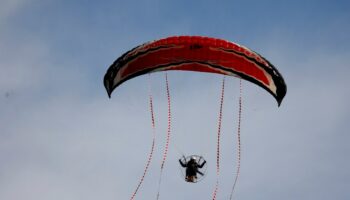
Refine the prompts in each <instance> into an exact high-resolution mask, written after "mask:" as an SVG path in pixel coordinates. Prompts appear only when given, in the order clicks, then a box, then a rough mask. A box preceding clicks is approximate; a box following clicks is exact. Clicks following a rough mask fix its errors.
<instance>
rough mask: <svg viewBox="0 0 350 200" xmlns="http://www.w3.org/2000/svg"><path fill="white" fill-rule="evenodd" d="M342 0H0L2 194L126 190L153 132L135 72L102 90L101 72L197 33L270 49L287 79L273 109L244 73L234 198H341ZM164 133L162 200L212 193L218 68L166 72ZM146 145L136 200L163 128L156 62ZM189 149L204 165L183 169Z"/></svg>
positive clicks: (233, 90)
mask: <svg viewBox="0 0 350 200" xmlns="http://www.w3.org/2000/svg"><path fill="white" fill-rule="evenodd" d="M349 21H350V2H349V1H345V0H344V1H341V0H333V1H330V0H329V1H326V0H318V1H316V0H309V1H301V0H295V1H274V0H266V1H257V0H248V1H247V0H246V1H166V0H164V1H160V0H149V1H146V0H144V1H137V2H136V1H103V2H98V1H96V2H87V1H78V0H76V1H54V0H46V1H42V0H2V1H1V2H0V69H1V73H0V163H1V164H0V199H13V200H19V199H24V198H25V199H28V200H31V199H35V200H40V199H43V200H47V199H49V200H56V199H60V200H61V199H65V200H70V199H72V200H73V199H74V200H76V199H85V200H90V199H91V200H92V199H128V198H130V195H131V194H132V192H133V190H134V189H135V187H136V185H137V182H138V180H139V178H140V176H141V175H142V173H143V169H144V166H145V163H146V161H147V154H148V152H149V150H150V147H151V142H152V129H151V122H150V113H149V107H148V95H149V92H148V86H149V79H148V78H147V76H142V77H138V78H136V79H132V80H130V81H128V82H127V83H125V84H123V85H121V86H120V87H119V88H118V89H117V91H115V93H114V94H113V95H112V98H111V99H108V97H107V94H106V92H105V90H104V88H103V84H102V78H103V76H104V73H105V72H106V70H107V68H108V66H109V65H110V64H111V63H112V62H113V61H114V60H115V59H116V58H117V57H118V56H120V55H121V54H122V53H123V52H125V51H127V50H129V49H131V48H133V47H134V46H136V45H138V44H140V43H143V42H146V41H150V40H154V39H158V38H162V37H167V36H171V35H205V36H212V37H218V38H224V39H227V40H230V41H233V42H237V43H239V44H242V45H244V46H247V47H249V48H251V49H253V50H255V51H257V52H259V53H260V54H262V55H263V56H264V57H266V58H267V59H269V60H270V61H271V62H272V63H273V64H274V65H275V66H276V67H277V68H278V69H279V71H280V72H281V73H282V74H283V76H284V78H285V81H286V83H287V86H288V91H287V95H286V97H285V99H284V101H283V102H282V105H281V107H277V104H276V102H275V100H274V99H273V98H272V97H271V95H270V94H267V92H265V91H264V90H262V89H261V88H258V87H257V86H255V85H252V84H250V83H248V82H244V83H243V101H244V102H243V103H244V104H243V119H242V133H241V134H242V168H241V176H240V179H239V182H238V185H237V188H236V192H235V194H234V197H235V199H270V200H275V199H276V200H277V199H286V200H288V199H290V200H294V199H300V200H309V199H320V200H323V199H324V200H326V199H339V200H347V199H349V198H350V194H349V192H348V189H349V188H350V171H349V170H348V169H350V160H349V153H350V146H349V144H348V142H349V141H350V135H349V134H348V132H349V131H348V130H349V125H348V120H349V119H350V107H349V106H348V99H349V97H350V90H349V88H348V86H349V85H350V79H349V78H348V77H349V75H350V66H349V61H348V59H349V58H350V48H349V45H350V36H349V35H350V26H349ZM168 75H169V80H170V87H171V96H172V117H173V118H172V137H171V142H170V149H169V156H168V160H167V163H166V166H165V170H164V174H163V175H164V176H163V182H162V186H161V199H167V200H172V199H191V198H196V199H210V198H211V193H212V190H213V189H214V186H215V181H216V175H215V153H216V149H215V148H216V147H215V141H216V131H217V130H216V126H217V114H218V108H219V96H220V84H221V79H222V77H221V76H218V75H213V74H197V73H186V72H171V73H169V74H168ZM150 82H151V85H152V94H153V96H154V104H155V114H156V134H157V138H156V148H155V154H154V159H153V161H152V163H151V165H150V169H149V173H148V174H147V176H146V179H145V182H144V184H143V185H142V187H141V189H140V191H139V193H138V196H137V198H136V199H152V198H155V195H156V189H157V183H158V177H159V170H160V162H161V159H162V151H163V146H164V140H165V135H166V125H167V107H166V106H167V105H166V104H167V102H166V96H165V88H164V74H163V73H155V74H153V75H152V76H151V81H150ZM238 91H239V82H238V80H237V79H234V78H229V79H227V85H226V93H225V103H224V113H223V114H224V119H223V133H222V134H223V135H222V154H221V174H220V176H219V181H220V189H219V195H218V199H228V197H229V193H230V189H231V186H232V180H233V175H234V173H235V171H234V169H235V165H236V163H235V149H236V144H235V140H234V137H235V135H234V134H235V129H236V126H237V109H238V107H237V105H238V102H237V99H238ZM181 153H185V154H201V155H203V156H205V158H206V159H207V161H208V170H207V173H208V174H207V176H206V177H205V179H204V180H203V181H201V182H200V183H197V184H187V183H186V182H184V181H183V180H182V178H181V172H180V170H179V165H178V163H177V159H178V158H179V157H180V156H181Z"/></svg>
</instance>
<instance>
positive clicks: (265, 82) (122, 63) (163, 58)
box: [104, 36, 287, 105]
mask: <svg viewBox="0 0 350 200" xmlns="http://www.w3.org/2000/svg"><path fill="white" fill-rule="evenodd" d="M166 70H186V71H196V72H209V73H217V74H224V75H228V76H235V77H240V78H242V79H244V80H247V81H250V82H252V83H255V84H256V85H259V86H260V87H262V88H264V89H265V90H266V91H268V92H269V93H270V94H272V95H273V96H274V97H275V99H276V100H277V103H278V105H280V104H281V102H282V100H283V98H284V96H285V94H286V91H287V87H286V84H285V82H284V79H283V77H282V75H281V74H280V73H279V72H278V70H277V69H276V68H275V67H274V66H273V65H272V64H271V63H270V62H269V61H268V60H266V59H265V58H264V57H262V56H260V55H259V54H258V53H256V52H254V51H252V50H250V49H248V48H246V47H244V46H241V45H239V44H235V43H233V42H229V41H226V40H222V39H216V38H210V37H201V36H173V37H168V38H164V39H160V40H155V41H152V42H147V43H145V44H142V45H140V46H137V47H135V48H133V49H131V50H130V51H128V52H126V53H124V54H123V55H122V56H121V57H119V58H118V59H117V60H116V61H115V62H114V63H113V64H112V65H111V66H110V67H109V69H108V71H107V73H106V75H105V77H104V85H105V88H106V90H107V93H108V95H109V97H110V96H111V94H112V92H113V90H114V89H115V88H116V87H118V86H119V85H120V84H122V83H123V82H125V81H127V80H129V79H131V78H134V77H136V76H140V75H143V74H146V73H152V72H157V71H166Z"/></svg>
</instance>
